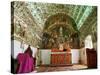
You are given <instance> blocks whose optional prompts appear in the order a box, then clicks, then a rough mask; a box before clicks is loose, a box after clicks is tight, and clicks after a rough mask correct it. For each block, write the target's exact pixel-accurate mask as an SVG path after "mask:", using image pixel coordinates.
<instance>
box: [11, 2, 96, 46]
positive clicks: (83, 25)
mask: <svg viewBox="0 0 100 75" xmlns="http://www.w3.org/2000/svg"><path fill="white" fill-rule="evenodd" d="M11 8H12V14H13V15H12V17H13V22H12V25H13V24H14V36H16V37H19V38H20V39H21V40H22V39H23V40H25V41H26V42H28V43H29V44H30V43H31V44H32V45H33V46H36V45H37V44H38V43H39V42H41V40H42V38H43V35H44V33H47V34H49V35H54V34H55V35H56V34H57V35H60V32H61V28H62V32H63V33H62V34H63V35H64V37H69V38H70V37H71V36H73V35H74V34H76V33H77V34H79V35H80V36H81V39H83V38H84V37H85V36H86V35H88V34H90V33H93V35H96V32H97V28H96V26H97V7H96V6H85V5H82V6H81V5H68V4H54V3H35V2H20V1H16V2H13V3H12V4H11ZM83 30H84V31H83ZM91 31H92V32H91ZM80 33H81V34H80ZM47 36H48V35H47ZM23 37H24V38H23ZM94 38H95V37H94Z"/></svg>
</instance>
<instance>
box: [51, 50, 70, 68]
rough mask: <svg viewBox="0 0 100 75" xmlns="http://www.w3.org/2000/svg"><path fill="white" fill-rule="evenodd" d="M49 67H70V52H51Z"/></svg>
mask: <svg viewBox="0 0 100 75" xmlns="http://www.w3.org/2000/svg"><path fill="white" fill-rule="evenodd" d="M51 65H54V66H56V65H71V52H68V51H61V50H51Z"/></svg>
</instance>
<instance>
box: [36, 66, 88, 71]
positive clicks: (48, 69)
mask: <svg viewBox="0 0 100 75" xmlns="http://www.w3.org/2000/svg"><path fill="white" fill-rule="evenodd" d="M81 69H87V66H85V65H72V66H63V67H61V66H60V67H59V66H56V67H50V66H41V67H39V68H38V69H37V72H53V71H69V70H81Z"/></svg>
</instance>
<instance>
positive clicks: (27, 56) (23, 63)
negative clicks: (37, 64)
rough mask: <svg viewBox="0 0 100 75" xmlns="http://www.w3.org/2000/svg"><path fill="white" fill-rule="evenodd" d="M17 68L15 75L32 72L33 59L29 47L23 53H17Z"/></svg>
mask: <svg viewBox="0 0 100 75" xmlns="http://www.w3.org/2000/svg"><path fill="white" fill-rule="evenodd" d="M17 61H18V66H17V71H16V72H17V73H29V72H32V71H33V70H34V59H33V57H32V50H31V48H30V45H29V46H28V48H27V49H26V51H25V52H24V53H19V54H18V56H17Z"/></svg>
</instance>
